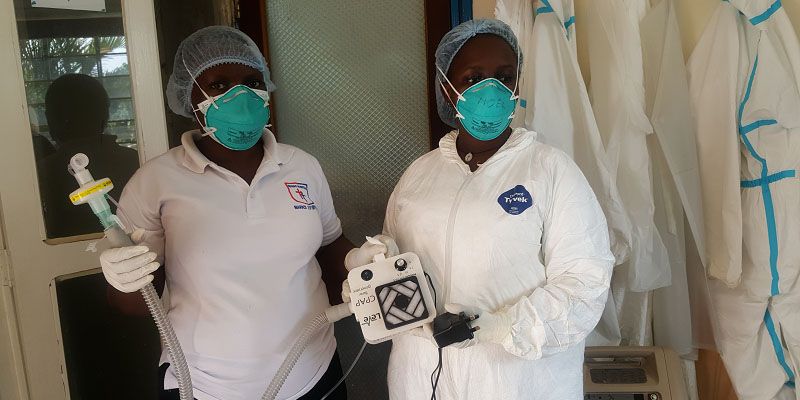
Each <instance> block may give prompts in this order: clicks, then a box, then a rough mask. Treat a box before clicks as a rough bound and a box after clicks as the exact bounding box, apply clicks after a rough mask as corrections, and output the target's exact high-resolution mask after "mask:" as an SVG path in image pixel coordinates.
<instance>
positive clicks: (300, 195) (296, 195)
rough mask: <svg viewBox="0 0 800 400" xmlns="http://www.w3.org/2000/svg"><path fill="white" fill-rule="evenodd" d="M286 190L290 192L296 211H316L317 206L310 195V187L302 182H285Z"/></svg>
mask: <svg viewBox="0 0 800 400" xmlns="http://www.w3.org/2000/svg"><path fill="white" fill-rule="evenodd" d="M283 184H284V185H286V189H287V190H288V191H289V197H290V198H291V199H292V201H293V202H294V203H295V204H294V209H295V210H316V209H317V206H316V205H314V200H312V199H311V196H310V195H309V194H308V185H307V184H305V183H301V182H284V183H283Z"/></svg>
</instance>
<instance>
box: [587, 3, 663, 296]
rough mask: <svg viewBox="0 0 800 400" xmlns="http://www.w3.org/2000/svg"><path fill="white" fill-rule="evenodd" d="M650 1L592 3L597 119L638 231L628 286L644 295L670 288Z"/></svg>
mask: <svg viewBox="0 0 800 400" xmlns="http://www.w3.org/2000/svg"><path fill="white" fill-rule="evenodd" d="M646 10H647V4H646V0H596V1H592V2H590V12H589V15H588V16H587V20H588V21H587V25H586V26H587V29H588V31H589V41H588V45H589V62H590V72H591V77H592V79H591V82H590V85H589V90H590V95H591V99H592V107H593V109H594V115H595V118H596V119H597V126H598V128H599V129H600V135H601V137H602V138H603V142H604V143H605V148H606V152H607V154H608V159H609V161H610V166H611V171H612V174H615V175H616V178H617V186H618V187H619V192H620V195H621V196H622V203H623V204H624V206H625V210H626V211H627V212H628V215H629V217H630V219H631V225H632V227H633V234H632V247H631V256H630V259H629V265H628V284H629V286H628V288H629V289H630V290H632V291H635V292H644V291H648V290H653V289H657V288H660V287H664V286H668V285H669V284H670V283H671V282H672V280H671V273H670V272H671V271H670V268H669V259H668V255H667V249H666V247H665V246H664V242H663V241H662V240H661V236H660V235H659V233H658V230H657V229H656V226H655V223H654V221H653V220H654V217H653V214H654V209H655V206H654V204H653V189H652V177H651V166H650V155H649V153H648V150H647V141H646V139H647V135H648V134H650V133H652V132H653V127H652V126H651V125H650V121H649V120H648V118H647V114H646V113H645V96H644V73H643V71H642V50H641V41H640V38H639V21H640V20H641V18H642V17H643V16H644V14H645V12H646Z"/></svg>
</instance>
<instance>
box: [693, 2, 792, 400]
mask: <svg viewBox="0 0 800 400" xmlns="http://www.w3.org/2000/svg"><path fill="white" fill-rule="evenodd" d="M689 78H690V88H691V95H692V107H693V108H694V114H695V124H696V130H697V135H698V150H699V152H700V167H701V174H702V181H703V202H704V206H705V216H706V233H707V234H706V238H707V245H708V259H709V262H708V264H709V274H710V275H711V277H713V278H715V280H714V281H712V282H711V295H712V302H713V305H714V308H715V312H716V322H717V329H716V332H715V333H716V339H717V346H718V349H719V350H720V353H721V355H722V358H723V361H724V362H725V366H726V367H727V369H728V373H729V374H730V376H731V380H732V381H733V385H734V388H735V389H736V392H737V394H738V396H739V398H740V399H742V400H750V399H773V398H780V399H785V398H791V399H796V398H800V397H797V393H796V391H795V389H794V388H793V386H794V378H795V376H796V375H797V373H798V365H800V311H799V310H800V286H798V274H800V250H798V249H800V246H798V243H800V186H799V185H798V179H797V176H796V175H797V173H796V170H797V168H798V164H800V91H799V90H798V86H799V85H800V43H799V42H798V39H797V36H796V34H795V32H794V30H793V29H792V26H791V23H790V21H789V19H788V16H787V15H786V12H785V11H784V10H783V8H782V5H781V2H780V1H779V0H778V1H776V0H731V1H730V2H721V3H720V5H719V6H718V9H717V10H716V12H715V14H714V15H713V17H712V18H711V21H710V22H709V25H708V27H707V28H706V30H705V32H704V34H703V36H702V37H701V39H700V41H699V43H698V45H697V47H696V48H695V50H694V53H693V54H692V57H691V59H690V61H689Z"/></svg>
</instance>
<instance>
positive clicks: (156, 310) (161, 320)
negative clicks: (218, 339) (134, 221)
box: [106, 225, 194, 400]
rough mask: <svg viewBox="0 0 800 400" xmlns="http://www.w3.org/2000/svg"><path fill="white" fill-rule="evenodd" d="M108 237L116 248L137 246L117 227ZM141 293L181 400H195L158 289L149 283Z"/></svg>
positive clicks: (184, 360)
mask: <svg viewBox="0 0 800 400" xmlns="http://www.w3.org/2000/svg"><path fill="white" fill-rule="evenodd" d="M106 237H107V238H108V240H109V242H111V245H112V246H115V247H125V246H135V245H136V244H135V243H133V240H131V238H130V237H129V236H128V235H127V234H126V233H125V231H123V230H122V228H120V227H119V226H117V225H115V226H112V227H111V228H109V229H107V230H106ZM140 292H141V293H142V297H143V298H144V302H145V304H147V308H148V309H149V310H150V315H152V316H153V320H154V321H155V323H156V327H157V328H158V334H159V335H161V341H162V342H163V343H164V347H166V349H167V354H169V359H170V361H171V362H172V371H173V373H174V374H175V378H176V379H177V380H178V392H179V393H180V397H181V400H192V399H194V393H193V390H192V377H191V376H190V375H189V365H188V364H186V357H184V355H183V350H181V344H180V342H178V337H177V336H176V335H175V331H174V330H173V329H172V325H171V324H170V323H169V320H168V319H167V314H166V313H165V312H164V307H163V306H162V305H161V299H160V298H159V297H158V293H156V288H155V287H153V284H152V283H149V284H147V285H145V286H144V287H143V288H142V289H141V290H140Z"/></svg>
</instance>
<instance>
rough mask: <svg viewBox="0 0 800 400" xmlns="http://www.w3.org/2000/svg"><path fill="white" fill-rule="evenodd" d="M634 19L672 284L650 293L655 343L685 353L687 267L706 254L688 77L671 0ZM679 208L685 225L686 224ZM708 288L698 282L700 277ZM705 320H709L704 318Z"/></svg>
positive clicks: (690, 345) (655, 1)
mask: <svg viewBox="0 0 800 400" xmlns="http://www.w3.org/2000/svg"><path fill="white" fill-rule="evenodd" d="M649 3H650V5H652V8H650V9H649V10H648V11H647V13H646V14H645V15H644V17H643V18H642V20H641V21H640V23H639V32H640V37H641V45H642V66H643V68H642V70H643V73H644V92H645V112H646V114H647V117H648V119H649V121H650V124H651V125H652V127H653V132H654V134H653V135H648V136H647V141H648V143H647V144H648V149H649V150H650V159H651V160H652V165H653V176H652V177H653V183H654V185H653V191H654V192H653V194H654V205H655V214H654V217H655V223H656V227H657V228H658V231H659V234H660V236H661V238H662V239H663V241H664V244H665V246H666V248H667V253H668V254H669V261H670V262H669V265H670V267H671V275H672V285H670V286H667V287H664V288H660V289H657V290H656V291H654V293H653V343H654V344H656V345H658V346H665V347H668V348H671V349H673V350H675V351H676V352H677V353H678V354H681V355H688V354H690V353H692V352H693V351H694V349H695V344H694V340H693V332H692V322H693V321H692V312H691V309H692V308H694V307H700V306H702V305H703V304H702V303H696V304H692V306H693V307H690V301H689V299H690V297H689V282H688V280H687V270H686V269H687V268H694V269H696V270H698V272H701V273H702V271H703V265H702V263H699V262H697V261H696V260H698V258H697V257H692V258H691V260H695V262H693V263H689V262H687V255H686V252H687V248H686V245H685V243H686V241H687V240H690V241H693V244H694V246H690V247H689V249H690V251H695V250H694V249H700V250H698V251H699V254H701V255H702V254H705V234H704V231H703V210H702V198H701V194H700V172H699V167H698V161H697V146H696V143H695V134H694V131H693V126H692V122H691V110H690V107H689V84H688V81H687V79H686V67H685V65H684V57H683V52H682V49H681V37H680V31H679V29H678V19H677V15H676V13H675V7H674V4H673V0H650V1H649ZM684 215H685V217H686V220H687V221H688V225H689V227H690V229H688V230H686V229H684ZM696 284H697V285H699V286H700V288H699V289H701V290H705V289H706V286H705V284H704V283H703V282H697V283H696ZM703 326H705V327H708V326H709V325H708V324H704V325H703Z"/></svg>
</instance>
